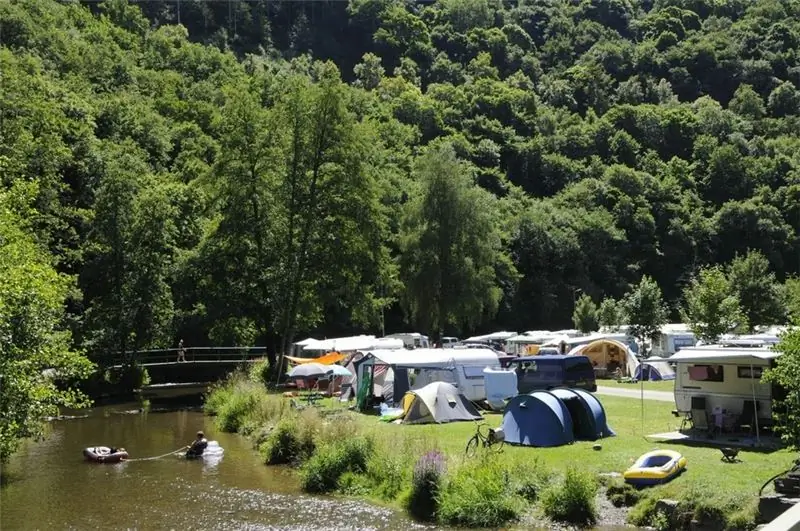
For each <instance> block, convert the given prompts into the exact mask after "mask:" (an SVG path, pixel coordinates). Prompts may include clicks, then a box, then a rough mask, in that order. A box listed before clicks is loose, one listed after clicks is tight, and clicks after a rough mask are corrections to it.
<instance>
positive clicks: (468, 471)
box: [437, 456, 525, 527]
mask: <svg viewBox="0 0 800 531" xmlns="http://www.w3.org/2000/svg"><path fill="white" fill-rule="evenodd" d="M514 475H516V474H515V473H510V472H509V470H507V469H506V467H505V466H504V463H503V462H502V461H501V460H499V459H497V458H496V457H495V456H486V457H485V458H483V459H480V460H478V461H476V462H471V463H467V464H465V465H464V466H462V467H461V468H460V469H459V470H458V471H457V472H456V473H455V474H454V475H453V476H452V477H450V478H448V480H447V481H446V482H445V487H444V488H443V489H441V496H440V498H439V509H438V513H437V520H439V521H440V522H441V523H443V524H446V525H453V526H461V527H499V526H501V525H504V524H506V523H508V522H511V521H514V520H517V519H519V517H520V516H521V515H522V511H523V510H524V507H525V500H524V499H523V498H522V497H521V496H520V495H519V494H517V492H516V489H515V485H514V483H513V481H512V479H511V478H512V477H514Z"/></svg>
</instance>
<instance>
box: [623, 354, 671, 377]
mask: <svg viewBox="0 0 800 531" xmlns="http://www.w3.org/2000/svg"><path fill="white" fill-rule="evenodd" d="M633 379H634V380H637V381H638V380H648V381H658V380H674V379H675V371H674V370H673V369H672V367H671V366H670V364H669V363H667V362H666V361H665V360H663V359H661V358H657V359H656V358H650V359H646V360H643V361H642V363H640V364H639V366H638V367H636V371H635V372H634V373H633Z"/></svg>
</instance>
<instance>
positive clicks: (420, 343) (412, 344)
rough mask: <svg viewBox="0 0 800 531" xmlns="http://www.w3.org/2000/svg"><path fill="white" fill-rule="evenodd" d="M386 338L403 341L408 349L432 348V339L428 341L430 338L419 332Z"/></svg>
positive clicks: (392, 335)
mask: <svg viewBox="0 0 800 531" xmlns="http://www.w3.org/2000/svg"><path fill="white" fill-rule="evenodd" d="M386 338H395V339H402V340H403V345H405V347H406V348H430V346H431V342H430V339H428V336H424V335H422V334H420V333H419V332H405V333H398V334H390V335H388V336H386ZM386 338H384V339H386Z"/></svg>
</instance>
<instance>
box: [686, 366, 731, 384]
mask: <svg viewBox="0 0 800 531" xmlns="http://www.w3.org/2000/svg"><path fill="white" fill-rule="evenodd" d="M689 379H690V380H693V381H695V382H722V381H724V380H725V375H724V372H723V369H722V365H693V366H691V367H689Z"/></svg>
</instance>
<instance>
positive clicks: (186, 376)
mask: <svg viewBox="0 0 800 531" xmlns="http://www.w3.org/2000/svg"><path fill="white" fill-rule="evenodd" d="M266 355H267V349H266V347H186V348H170V349H159V350H140V351H137V352H128V353H126V354H124V355H123V354H118V355H117V356H115V358H114V360H113V362H112V365H111V367H112V368H117V369H119V368H121V367H123V366H124V365H126V364H130V363H136V364H137V365H139V366H141V367H144V368H145V369H147V372H148V374H149V375H150V381H151V383H153V384H163V383H188V382H213V381H216V380H219V379H220V378H223V377H225V375H227V374H228V373H230V372H233V371H234V370H236V368H237V367H240V366H242V365H248V364H252V363H255V362H256V361H258V360H260V359H262V358H264V357H266Z"/></svg>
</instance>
